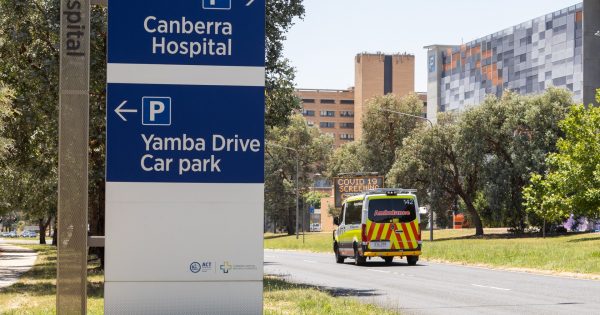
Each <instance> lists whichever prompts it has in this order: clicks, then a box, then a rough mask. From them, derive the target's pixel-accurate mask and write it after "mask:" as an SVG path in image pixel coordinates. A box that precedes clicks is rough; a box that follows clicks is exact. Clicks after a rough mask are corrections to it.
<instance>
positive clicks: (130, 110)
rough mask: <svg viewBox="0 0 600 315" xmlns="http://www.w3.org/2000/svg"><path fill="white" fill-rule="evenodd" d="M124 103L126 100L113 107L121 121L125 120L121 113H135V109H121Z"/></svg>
mask: <svg viewBox="0 0 600 315" xmlns="http://www.w3.org/2000/svg"><path fill="white" fill-rule="evenodd" d="M125 104H127V101H123V103H121V105H119V107H117V109H115V113H117V115H119V117H121V119H123V121H127V118H125V116H123V114H122V113H137V109H123V106H125Z"/></svg>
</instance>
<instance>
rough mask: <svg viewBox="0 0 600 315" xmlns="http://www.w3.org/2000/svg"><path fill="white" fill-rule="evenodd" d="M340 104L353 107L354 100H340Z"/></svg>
mask: <svg viewBox="0 0 600 315" xmlns="http://www.w3.org/2000/svg"><path fill="white" fill-rule="evenodd" d="M340 104H344V105H354V100H341V101H340Z"/></svg>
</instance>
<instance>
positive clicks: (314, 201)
mask: <svg viewBox="0 0 600 315" xmlns="http://www.w3.org/2000/svg"><path fill="white" fill-rule="evenodd" d="M327 197H329V195H328V194H326V193H322V192H320V191H309V192H307V193H305V194H304V200H306V204H307V205H309V206H313V207H315V209H321V198H327Z"/></svg>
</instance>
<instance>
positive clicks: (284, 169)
mask: <svg viewBox="0 0 600 315" xmlns="http://www.w3.org/2000/svg"><path fill="white" fill-rule="evenodd" d="M332 146H333V138H332V137H331V136H328V135H324V134H322V133H321V132H320V131H319V129H317V128H316V127H309V126H308V124H307V123H306V120H305V119H304V117H302V116H301V115H294V116H292V118H291V121H290V124H289V126H287V127H274V128H273V129H272V130H271V131H270V132H269V133H268V134H267V145H266V150H265V214H266V215H267V216H268V217H269V218H270V219H271V220H274V221H276V222H277V223H276V224H282V225H284V226H286V229H287V231H288V233H294V232H295V220H296V217H295V205H296V201H295V194H296V181H295V178H296V163H297V161H298V164H299V169H298V179H299V180H298V181H299V184H298V186H299V195H300V196H302V195H303V194H305V193H307V192H308V188H309V187H310V186H311V184H312V180H313V178H314V176H315V174H317V173H322V172H323V171H324V170H325V166H326V162H327V160H328V159H329V154H330V153H331V148H332ZM303 211H305V209H303Z"/></svg>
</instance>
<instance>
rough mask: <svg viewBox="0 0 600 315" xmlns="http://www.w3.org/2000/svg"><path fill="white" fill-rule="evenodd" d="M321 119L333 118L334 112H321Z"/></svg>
mask: <svg viewBox="0 0 600 315" xmlns="http://www.w3.org/2000/svg"><path fill="white" fill-rule="evenodd" d="M321 117H335V112H334V111H332V110H322V111H321Z"/></svg>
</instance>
